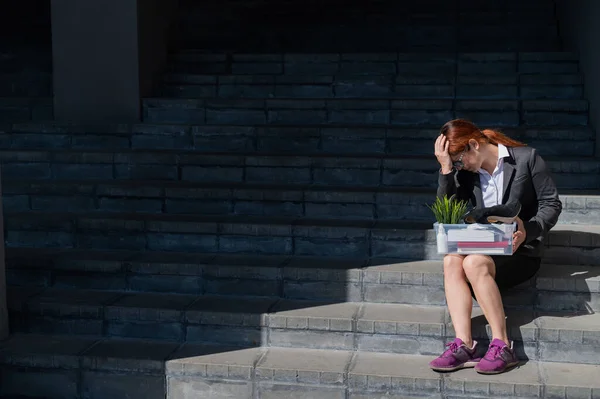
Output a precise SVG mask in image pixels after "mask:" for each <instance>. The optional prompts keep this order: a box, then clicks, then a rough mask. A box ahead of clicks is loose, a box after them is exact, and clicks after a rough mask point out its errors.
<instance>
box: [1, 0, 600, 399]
mask: <svg viewBox="0 0 600 399" xmlns="http://www.w3.org/2000/svg"><path fill="white" fill-rule="evenodd" d="M426 3H427V4H429V2H424V3H423V4H424V5H423V7H427V4H426ZM458 3H461V4H462V6H464V7H466V4H467V3H469V4H471V5H472V4H473V2H471V1H469V2H467V1H466V0H460V1H458V2H457V4H458ZM494 3H498V2H494ZM533 3H535V4H534V5H532V6H531V7H534V6H536V7H537V6H540V5H542V4H547V3H550V2H542V1H541V0H540V1H538V0H535V1H534V2H533ZM533 3H531V4H533ZM249 4H253V3H249ZM382 4H384V3H383V2H382ZM398 4H400V3H398ZM436 4H437V2H436ZM502 4H510V5H511V7H516V8H515V10H516V11H514V12H513V15H512V16H513V17H514V18H511V21H518V17H517V16H519V15H520V16H521V18H523V19H522V20H526V21H528V20H529V19H528V18H530V16H528V14H527V12H526V11H527V10H523V8H526V7H525V6H522V5H520V4H527V3H525V2H516V1H514V2H513V1H505V2H502ZM209 5H210V3H204V2H203V6H202V7H209ZM238 6H239V4H238ZM259 6H260V4H258V3H254V5H253V6H252V7H250V6H248V7H249V8H252V9H254V10H257V11H256V13H258V14H260V15H264V18H265V20H266V21H271V20H272V18H270V16H269V15H268V14H261V13H260V12H259V11H258V10H261V8H260V7H259ZM198 7H200V6H198ZM253 7H254V8H253ZM315 7H317V8H316V9H320V8H319V7H318V4H315ZM386 7H389V4H387V5H386ZM397 7H400V6H397ZM511 9H512V8H511ZM219 10H221V11H222V12H224V13H225V12H226V11H227V10H228V8H227V7H222V8H219ZM537 10H538V11H539V12H542V9H539V8H538V9H537ZM544 10H545V8H544ZM351 11H352V10H348V11H347V14H346V15H345V17H344V18H346V19H345V20H346V21H351V20H352V18H358V17H359V14H357V13H354V14H352V12H351ZM530 11H531V10H530ZM387 12H389V9H387ZM445 12H446V11H444V10H441V11H440V12H439V13H438V14H437V18H438V19H443V18H442V17H445V16H446V15H445V14H444V13H445ZM448 12H452V13H453V15H454V16H455V17H456V16H459V17H464V18H466V16H464V13H457V12H456V11H452V9H449V10H448ZM491 12H492V11H489V10H487V11H486V10H477V11H473V13H481V14H480V17H481V16H483V15H484V14H483V13H487V14H485V15H488V17H489V15H490V13H491ZM544 12H545V11H544ZM188 14H189V15H190V18H191V19H192V20H193V18H200V16H199V15H193V13H188ZM381 14H382V15H381V17H382V18H384V17H386V13H383V12H382V13H381ZM252 15H254V16H256V15H255V14H252ZM411 15H413V17H414V16H415V15H417V13H416V12H413V13H412V14H411ZM498 15H503V16H504V18H508V17H507V15H510V14H509V13H508V12H505V13H502V14H498ZM238 18H239V16H238ZM340 18H341V16H340ZM415 18H416V17H415ZM423 18H426V16H424V17H423ZM473 18H474V19H475V20H479V19H478V18H475V17H473ZM515 18H516V19H515ZM541 20H542V18H541V17H538V18H537V21H541ZM372 21H373V23H374V24H375V23H376V21H377V20H372ZM432 21H433V20H432ZM448 23H449V24H450V25H452V26H455V23H456V19H455V20H452V22H451V23H450V22H448ZM499 25H500V23H499ZM361 26H365V25H361ZM384 26H389V25H384ZM419 26H421V27H423V29H425V27H427V24H424V23H422V21H421V23H420V25H419ZM473 26H477V25H476V24H475V25H473ZM209 28H210V27H207V28H206V29H207V30H209ZM300 28H301V27H299V29H300ZM183 29H184V32H186V34H188V35H187V36H186V37H188V39H189V42H190V43H198V41H195V40H199V39H197V38H194V37H193V36H190V35H191V34H190V32H187V31H185V24H184V26H183ZM323 29H325V27H324V28H323ZM364 29H367V27H365V28H364ZM318 32H319V34H320V35H323V31H318ZM525 33H528V34H531V35H535V29H533V28H532V29H530V30H526V31H525ZM380 34H381V33H380ZM417 34H418V33H415V35H417ZM490 34H491V33H490ZM506 34H507V35H508V33H506ZM512 34H515V35H516V31H511V33H510V35H512ZM215 35H218V31H215ZM256 35H258V33H256ZM256 35H249V36H250V39H249V40H250V41H254V43H255V44H256V45H257V50H256V52H246V53H243V54H240V53H238V52H211V53H202V52H199V51H195V50H183V49H180V50H176V51H174V53H173V54H172V57H171V58H170V64H169V68H168V71H166V73H165V76H164V85H163V87H162V91H161V93H160V96H159V97H157V98H149V99H146V100H145V101H144V122H143V123H140V124H135V125H109V124H104V125H96V126H86V125H81V124H67V123H57V122H52V121H43V122H39V121H31V120H30V118H23V119H28V120H18V119H20V118H16V119H14V120H15V122H14V123H11V124H10V126H8V127H7V129H5V130H6V131H5V132H3V133H2V134H1V135H0V162H1V163H2V190H3V205H4V223H5V241H6V247H7V250H6V258H7V259H6V262H7V279H8V284H9V287H8V290H9V291H8V299H9V309H10V314H11V329H12V333H13V335H12V337H11V338H10V339H9V340H8V341H6V342H4V343H2V344H0V345H1V346H0V364H1V369H0V370H1V374H0V395H5V396H7V397H10V396H11V395H19V396H21V395H22V396H26V397H44V398H61V399H64V398H86V399H87V398H109V397H114V398H121V397H129V398H144V399H146V398H148V399H153V398H165V397H167V398H169V399H188V398H200V397H202V398H319V399H326V398H352V399H359V398H360V399H366V398H369V399H371V398H383V397H385V398H394V399H399V398H406V397H431V398H449V397H459V396H461V397H481V398H483V397H520V398H532V397H559V398H571V397H586V398H596V397H598V396H599V395H600V384H599V383H598V381H597V380H598V378H597V377H598V375H600V361H599V360H598V357H597V355H596V351H595V348H597V346H598V343H599V342H600V318H599V317H598V315H597V314H596V313H595V312H597V311H600V249H598V248H599V247H600V227H598V225H600V212H599V209H600V196H599V193H600V179H599V178H598V174H599V172H600V159H598V158H595V157H594V156H595V155H597V154H594V153H593V148H594V143H595V132H594V131H593V130H592V129H591V127H590V126H588V124H587V121H588V108H587V107H588V104H587V101H586V100H585V99H584V98H583V95H582V92H583V80H582V76H581V74H580V72H579V69H578V62H577V56H576V55H575V54H570V53H565V52H561V51H557V50H560V48H559V47H557V46H551V45H550V44H551V43H550V44H548V45H547V46H546V45H544V44H540V45H539V46H538V48H537V49H535V48H527V46H529V44H528V43H531V44H533V39H532V41H531V42H528V41H523V40H522V41H520V42H518V43H519V46H521V45H522V46H523V48H516V49H515V48H512V47H511V48H503V46H509V47H510V46H511V44H510V42H511V41H510V40H509V39H507V40H506V42H503V43H500V44H498V45H497V46H495V47H494V49H493V50H494V51H497V52H494V53H490V52H484V53H480V52H473V51H469V52H467V51H461V49H460V48H452V49H451V50H450V49H448V48H447V49H445V50H444V52H442V51H438V48H436V46H434V45H433V44H435V43H438V44H439V43H440V41H439V40H438V39H439V38H438V39H436V40H437V41H436V40H433V39H432V40H433V41H432V43H433V44H432V46H429V47H428V46H426V45H425V46H423V47H422V48H419V49H417V48H416V47H415V46H416V44H417V43H421V44H423V43H424V42H423V41H415V46H412V45H411V46H408V47H410V49H411V50H414V51H411V52H407V51H400V50H401V49H395V50H394V51H392V50H390V49H389V48H388V49H386V51H385V52H384V51H382V52H380V53H379V52H378V53H370V54H365V53H357V52H350V51H348V52H341V53H340V51H341V50H344V47H343V46H340V47H338V48H339V49H341V50H338V51H337V52H330V53H325V54H324V53H319V52H316V53H312V54H306V53H289V52H285V53H284V52H277V51H274V52H273V53H271V54H264V53H262V52H260V51H259V44H261V43H262V42H261V40H259V39H260V38H261V36H260V35H258V36H256ZM510 35H509V36H510ZM199 36H200V35H199ZM293 37H295V36H293ZM302 37H303V38H304V39H306V37H305V36H302ZM324 37H327V36H324ZM521 39H522V38H521ZM550 39H552V37H549V40H550ZM227 40H229V39H227V37H223V41H222V42H220V43H218V45H219V46H222V47H223V48H225V49H227V43H234V42H235V41H234V40H233V39H231V41H230V42H228V41H227ZM273 40H275V39H273ZM277 40H280V41H281V45H282V46H283V45H284V44H286V43H287V44H289V41H288V42H286V40H285V39H284V38H281V37H280V38H278V39H277ZM365 40H366V39H365ZM369 40H371V41H372V40H373V38H372V37H371V38H370V39H369ZM515 41H516V39H515ZM360 43H362V42H358V44H357V47H358V48H360ZM403 43H405V44H406V43H408V42H406V41H404V42H403ZM459 43H460V45H461V46H466V44H465V41H464V40H456V44H457V45H458V44H459ZM292 44H294V43H292ZM409 44H410V43H409ZM425 44H426V43H425ZM271 45H273V47H272V48H277V46H276V45H274V44H273V43H271ZM305 45H306V46H307V45H308V42H302V41H298V42H296V43H295V44H294V45H291V44H290V48H292V49H294V48H297V49H300V50H301V49H302V46H305ZM334 45H339V42H337V41H336V40H335V37H330V38H328V40H324V42H323V43H322V46H323V48H326V47H327V46H334ZM382 46H383V45H382ZM424 49H429V50H430V51H435V53H430V52H423V51H421V50H424ZM231 50H235V48H233V49H231ZM469 50H476V46H475V45H472V47H469ZM530 50H538V51H537V52H530ZM399 51H400V52H399ZM486 51H489V49H486ZM455 117H465V118H470V119H472V120H474V121H475V122H477V123H481V124H482V125H483V126H492V127H501V128H502V129H503V130H504V131H505V132H506V133H508V134H509V135H510V136H512V137H515V138H518V139H522V140H524V141H526V142H527V143H528V144H529V145H531V146H534V147H536V148H538V149H539V151H540V153H541V154H542V155H543V156H544V158H545V159H546V161H547V163H548V165H549V168H550V170H551V171H552V173H553V176H554V178H555V180H556V182H557V185H558V186H559V189H560V193H561V199H562V200H563V204H564V211H563V213H562V214H561V218H560V223H559V225H557V226H556V227H555V228H554V229H553V230H552V232H551V234H550V237H549V240H548V242H547V251H546V256H545V258H544V265H543V267H542V268H541V270H540V272H539V273H538V275H537V276H536V277H535V278H534V279H532V281H530V282H528V283H526V284H523V285H522V286H520V287H517V288H516V289H514V290H512V291H511V292H510V293H507V294H506V295H505V296H504V298H503V299H504V302H505V305H506V307H507V316H508V325H509V335H510V337H511V338H512V339H514V340H515V347H516V348H517V350H518V352H519V354H520V356H521V358H522V359H523V360H524V363H523V364H522V365H521V366H520V368H519V369H517V370H514V371H511V372H509V373H506V374H503V375H499V376H481V375H478V374H476V373H475V372H474V371H473V370H463V371H459V372H456V373H452V374H438V373H434V372H432V371H430V370H429V369H428V368H427V363H428V362H429V361H430V360H431V359H432V358H433V357H434V356H437V355H438V354H439V353H440V352H441V351H442V350H443V348H444V343H445V342H447V341H448V340H449V339H451V338H453V327H452V324H451V321H450V319H449V316H448V314H447V312H446V310H445V306H444V303H445V298H444V291H443V275H442V267H441V258H440V256H439V255H437V254H436V253H435V241H434V240H435V237H434V235H433V232H432V231H431V227H432V226H431V225H432V222H433V219H432V216H431V214H430V211H429V210H428V209H427V208H426V206H425V204H427V203H430V202H431V201H432V200H433V198H434V196H435V187H436V182H437V180H436V173H437V169H438V168H437V166H436V162H435V158H434V157H433V155H432V150H431V147H432V143H433V139H434V138H435V137H436V135H437V134H438V132H439V127H440V126H441V124H443V123H444V122H445V121H447V120H448V119H452V118H455ZM42 119H43V118H42ZM473 324H474V330H475V335H476V337H477V338H478V339H479V340H481V341H482V342H483V343H484V345H485V343H486V341H489V330H488V327H487V325H486V321H485V318H484V317H483V315H482V313H481V310H480V309H479V308H478V307H477V306H476V308H475V310H474V314H473Z"/></svg>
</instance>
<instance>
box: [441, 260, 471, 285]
mask: <svg viewBox="0 0 600 399" xmlns="http://www.w3.org/2000/svg"><path fill="white" fill-rule="evenodd" d="M456 279H459V280H466V279H467V277H466V276H465V271H464V270H463V257H462V256H453V255H446V256H445V257H444V280H446V281H452V280H456Z"/></svg>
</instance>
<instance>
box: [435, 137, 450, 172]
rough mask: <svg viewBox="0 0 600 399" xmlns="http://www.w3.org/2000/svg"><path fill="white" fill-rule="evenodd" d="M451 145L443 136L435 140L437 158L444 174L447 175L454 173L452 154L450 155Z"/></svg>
mask: <svg viewBox="0 0 600 399" xmlns="http://www.w3.org/2000/svg"><path fill="white" fill-rule="evenodd" d="M449 145H450V142H449V141H448V139H447V138H446V136H444V135H443V134H440V135H439V137H438V138H437V139H436V140H435V145H434V148H435V157H436V158H437V160H438V162H439V163H440V166H441V167H442V173H443V174H445V175H447V174H448V173H450V172H452V159H450V154H449V153H448V146H449Z"/></svg>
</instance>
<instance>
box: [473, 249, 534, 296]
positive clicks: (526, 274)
mask: <svg viewBox="0 0 600 399" xmlns="http://www.w3.org/2000/svg"><path fill="white" fill-rule="evenodd" d="M490 257H491V258H492V259H493V260H494V264H495V265H496V277H495V278H494V280H496V284H498V289H499V290H500V292H503V291H506V290H508V289H511V288H513V287H516V286H517V285H520V284H523V283H524V282H526V281H528V280H530V279H531V278H532V277H533V276H535V274H536V273H537V272H538V270H540V265H541V263H542V259H541V258H539V257H532V256H524V255H521V254H518V253H517V254H514V255H512V256H495V255H491V256H490ZM469 289H470V290H471V295H472V296H473V298H475V293H474V292H473V288H472V287H471V284H469Z"/></svg>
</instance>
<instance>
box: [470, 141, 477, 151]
mask: <svg viewBox="0 0 600 399" xmlns="http://www.w3.org/2000/svg"><path fill="white" fill-rule="evenodd" d="M469 148H474V149H476V150H478V149H479V142H478V141H477V140H475V139H470V140H469Z"/></svg>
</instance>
